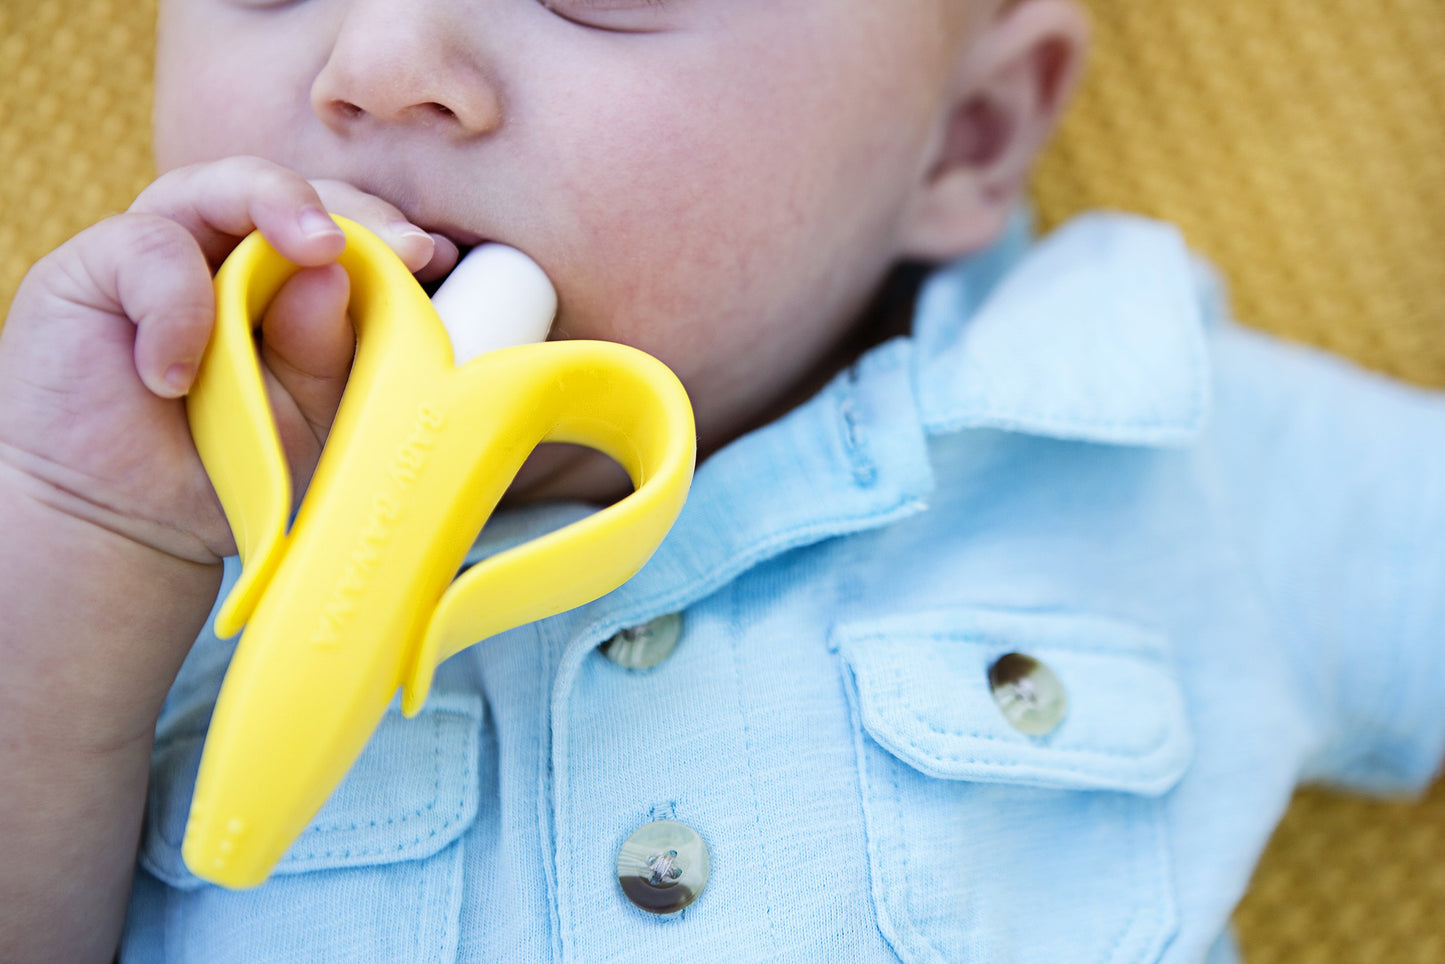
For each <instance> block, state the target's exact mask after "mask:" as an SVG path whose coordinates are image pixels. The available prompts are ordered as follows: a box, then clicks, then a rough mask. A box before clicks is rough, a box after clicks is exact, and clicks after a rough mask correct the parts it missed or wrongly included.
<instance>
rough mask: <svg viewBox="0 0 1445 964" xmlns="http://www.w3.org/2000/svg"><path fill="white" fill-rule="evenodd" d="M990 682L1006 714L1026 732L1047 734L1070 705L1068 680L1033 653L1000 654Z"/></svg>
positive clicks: (999, 704) (1008, 718)
mask: <svg viewBox="0 0 1445 964" xmlns="http://www.w3.org/2000/svg"><path fill="white" fill-rule="evenodd" d="M988 685H989V687H990V688H991V689H992V690H993V698H994V702H996V703H998V708H999V709H1000V710H1002V711H1003V715H1004V718H1005V719H1007V720H1008V721H1009V722H1010V723H1011V724H1013V726H1014V729H1016V730H1019V731H1020V732H1022V733H1027V734H1028V735H1029V736H1043V735H1044V734H1046V733H1051V732H1053V731H1054V729H1055V728H1056V727H1058V725H1059V724H1060V723H1062V722H1063V721H1064V712H1065V711H1066V710H1067V709H1068V697H1067V695H1066V694H1065V693H1064V684H1062V683H1060V682H1059V678H1058V677H1057V676H1055V675H1054V671H1053V670H1051V669H1049V668H1048V667H1047V666H1045V665H1044V664H1043V663H1041V662H1039V661H1038V660H1036V659H1034V658H1033V657H1032V656H1025V655H1024V654H1023V653H1008V654H1006V655H1004V656H1000V657H999V658H998V660H997V661H996V662H995V663H994V664H993V665H992V666H990V667H989V668H988Z"/></svg>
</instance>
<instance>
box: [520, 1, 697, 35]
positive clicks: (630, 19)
mask: <svg viewBox="0 0 1445 964" xmlns="http://www.w3.org/2000/svg"><path fill="white" fill-rule="evenodd" d="M538 2H540V3H541V4H542V6H544V7H546V8H547V9H548V10H550V11H552V12H553V13H555V14H556V15H557V16H559V17H561V18H562V19H564V20H567V21H570V22H571V23H575V24H577V25H579V26H583V27H592V28H594V29H597V30H608V31H614V32H617V33H650V32H653V31H656V30H660V29H662V28H663V26H664V23H663V20H662V14H663V13H664V12H665V10H666V9H667V8H669V7H672V6H675V5H676V2H675V0H538Z"/></svg>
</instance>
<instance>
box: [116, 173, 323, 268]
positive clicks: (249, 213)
mask: <svg viewBox="0 0 1445 964" xmlns="http://www.w3.org/2000/svg"><path fill="white" fill-rule="evenodd" d="M130 210H131V211H132V212H135V213H138V214H153V215H158V216H160V217H163V218H168V219H170V220H171V221H174V222H176V223H177V224H179V225H181V226H182V227H184V228H185V229H186V230H187V231H189V232H190V233H191V235H192V236H193V237H194V238H195V239H196V242H197V243H198V244H199V245H200V248H201V250H202V251H203V252H204V253H205V255H206V259H207V261H208V262H209V263H210V264H211V265H212V266H215V265H217V264H220V262H221V261H222V260H224V259H225V257H226V255H227V254H229V253H230V251H231V249H232V248H234V247H235V246H236V243H237V242H238V241H239V240H240V239H241V238H243V237H245V236H246V235H248V234H250V233H251V232H252V231H255V230H259V231H260V232H261V233H262V234H263V235H264V236H265V237H266V240H267V241H269V242H271V245H272V246H273V247H274V248H275V249H276V250H277V251H279V252H280V253H281V254H282V255H283V256H284V257H285V258H287V259H288V260H290V261H292V262H293V263H295V264H299V265H305V266H315V265H322V264H327V263H329V262H331V261H335V260H336V258H337V257H338V256H339V255H340V254H341V251H342V249H343V248H344V247H345V246H346V238H345V236H344V235H343V234H342V233H341V229H340V228H338V227H337V226H336V223H335V222H334V221H332V220H331V217H330V216H329V215H328V214H327V213H326V207H325V204H324V203H323V202H322V200H321V197H320V196H319V195H318V194H317V193H316V189H315V188H313V187H312V186H311V184H310V183H309V182H308V181H307V180H306V179H305V178H303V177H302V176H301V175H299V174H297V173H296V172H295V171H291V170H288V169H287V168H284V167H282V166H280V165H279V164H273V163H272V162H270V161H267V160H263V159H261V158H259V157H228V158H225V159H223V160H219V161H212V162H209V163H205V164H193V165H191V166H189V167H182V168H177V169H176V170H173V171H170V172H168V173H166V174H163V175H161V177H159V178H157V179H156V180H155V181H154V182H153V183H152V184H151V185H150V186H149V187H147V188H146V189H145V190H144V191H142V192H141V193H140V196H139V197H137V198H136V199H135V202H134V203H133V204H132V205H131V207H130Z"/></svg>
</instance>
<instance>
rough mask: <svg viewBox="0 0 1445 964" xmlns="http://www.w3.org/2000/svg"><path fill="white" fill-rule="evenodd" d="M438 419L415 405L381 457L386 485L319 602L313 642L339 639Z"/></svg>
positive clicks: (422, 462)
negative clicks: (403, 431) (402, 434)
mask: <svg viewBox="0 0 1445 964" xmlns="http://www.w3.org/2000/svg"><path fill="white" fill-rule="evenodd" d="M444 422H445V418H444V417H443V416H442V414H441V413H440V412H438V411H436V410H435V409H433V408H432V407H430V406H428V405H422V406H420V407H419V408H418V409H417V412H416V420H415V421H414V422H413V423H412V427H411V431H410V432H409V433H408V434H407V437H406V439H405V440H404V441H403V442H402V443H401V444H400V445H399V446H397V449H396V451H395V452H394V453H392V457H391V459H390V460H388V462H387V468H386V476H387V479H388V480H389V482H390V484H389V485H387V486H385V487H384V488H383V489H382V490H381V491H379V492H377V493H376V494H375V495H374V496H373V497H372V500H371V508H370V510H369V511H368V513H367V517H366V522H365V523H364V524H363V525H362V527H361V532H360V534H359V535H358V537H357V540H356V546H355V547H354V548H353V549H352V550H351V554H350V555H349V556H347V558H346V564H345V565H344V566H342V569H341V575H340V577H339V578H338V579H337V582H336V586H335V588H334V589H332V591H331V596H330V598H329V599H328V600H327V601H326V605H325V606H323V607H322V610H321V618H320V620H319V621H318V622H317V624H316V628H315V629H314V630H313V631H312V633H311V639H310V642H311V644H312V645H313V646H326V647H330V646H335V645H336V644H337V643H338V642H340V639H341V628H342V626H343V624H344V623H345V622H346V621H347V620H348V619H349V618H350V617H351V616H352V615H354V614H355V612H356V607H357V602H358V600H359V599H360V598H361V595H362V593H364V592H365V591H366V582H367V579H368V578H369V577H370V576H371V575H372V573H374V572H375V570H376V563H377V561H378V560H379V559H380V558H381V552H382V548H383V547H384V546H385V545H386V543H387V542H388V541H389V540H390V539H391V536H392V533H393V532H394V531H395V529H396V521H397V519H398V518H399V517H400V515H401V506H402V499H403V497H404V496H405V495H406V492H407V490H408V489H410V488H411V487H412V486H413V485H415V484H416V481H417V479H418V478H420V477H421V473H422V471H423V470H424V469H425V468H426V463H427V461H428V459H429V458H430V456H431V451H432V448H433V447H434V446H435V444H436V437H437V433H438V432H439V431H441V428H442V425H443V423H444Z"/></svg>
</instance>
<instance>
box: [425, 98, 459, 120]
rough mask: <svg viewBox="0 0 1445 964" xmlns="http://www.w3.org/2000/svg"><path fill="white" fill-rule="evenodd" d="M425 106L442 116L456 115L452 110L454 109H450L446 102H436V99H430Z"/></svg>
mask: <svg viewBox="0 0 1445 964" xmlns="http://www.w3.org/2000/svg"><path fill="white" fill-rule="evenodd" d="M426 106H427V107H430V108H431V109H432V110H433V111H435V112H436V113H438V114H440V115H441V116H443V117H455V116H457V112H456V111H454V110H452V109H451V108H450V107H448V106H447V105H446V104H438V103H437V102H436V101H432V102H431V103H429V104H427V105H426Z"/></svg>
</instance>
